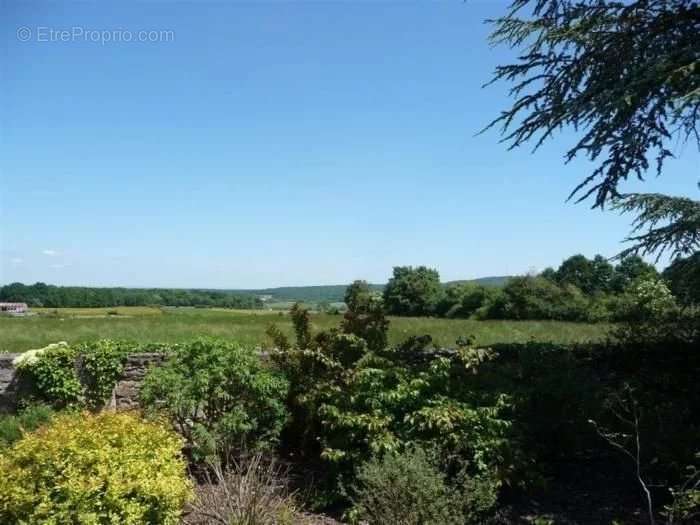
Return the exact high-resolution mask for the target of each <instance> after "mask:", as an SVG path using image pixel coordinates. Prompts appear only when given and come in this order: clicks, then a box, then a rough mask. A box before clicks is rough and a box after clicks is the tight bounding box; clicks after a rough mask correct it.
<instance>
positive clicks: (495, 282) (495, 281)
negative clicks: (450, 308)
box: [445, 275, 513, 288]
mask: <svg viewBox="0 0 700 525" xmlns="http://www.w3.org/2000/svg"><path fill="white" fill-rule="evenodd" d="M512 278H513V276H512V275H495V276H492V277H479V278H478V279H467V280H463V281H449V282H446V283H445V285H446V286H453V285H455V284H463V283H474V284H480V285H481V286H494V287H496V288H502V287H503V286H505V285H506V283H507V282H508V281H509V280H510V279H512Z"/></svg>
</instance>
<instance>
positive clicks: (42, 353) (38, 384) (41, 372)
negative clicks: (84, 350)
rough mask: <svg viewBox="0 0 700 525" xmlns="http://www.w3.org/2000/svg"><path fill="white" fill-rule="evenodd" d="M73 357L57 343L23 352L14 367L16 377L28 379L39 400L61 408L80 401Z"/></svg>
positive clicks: (73, 353) (64, 344)
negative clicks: (20, 376) (19, 375)
mask: <svg viewBox="0 0 700 525" xmlns="http://www.w3.org/2000/svg"><path fill="white" fill-rule="evenodd" d="M77 355H78V354H77V352H76V351H75V349H73V348H71V347H70V346H68V343H66V342H64V341H61V342H60V343H54V344H50V345H48V346H46V347H44V348H39V349H37V350H29V351H27V352H24V353H23V354H21V355H20V356H18V357H17V358H15V360H14V364H15V366H16V367H17V370H18V371H19V373H20V374H23V375H25V376H27V377H28V379H29V382H30V383H31V385H32V386H33V389H34V394H35V395H36V396H38V397H39V399H41V400H42V401H45V402H47V403H52V404H54V405H56V406H57V407H59V408H63V407H66V406H69V405H75V404H78V403H79V402H80V401H81V397H82V386H81V384H80V380H79V379H78V376H77V374H76V370H75V359H76V357H77Z"/></svg>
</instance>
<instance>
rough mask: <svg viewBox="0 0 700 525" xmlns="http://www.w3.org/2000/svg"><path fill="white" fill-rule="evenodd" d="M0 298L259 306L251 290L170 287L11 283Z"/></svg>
mask: <svg viewBox="0 0 700 525" xmlns="http://www.w3.org/2000/svg"><path fill="white" fill-rule="evenodd" d="M0 301H7V302H18V303H27V304H28V305H29V306H30V307H32V306H33V307H46V308H68V307H77V308H93V307H103V306H149V305H154V306H203V307H204V306H208V307H222V308H245V309H247V308H262V307H263V302H262V301H261V300H260V299H259V298H258V297H257V296H255V295H253V294H243V293H236V292H230V291H220V290H185V289H173V288H148V289H145V288H93V287H86V286H53V285H50V284H44V283H36V284H32V285H25V284H22V283H12V284H8V285H7V286H3V287H1V288H0Z"/></svg>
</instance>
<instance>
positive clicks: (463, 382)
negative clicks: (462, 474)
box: [270, 311, 511, 486]
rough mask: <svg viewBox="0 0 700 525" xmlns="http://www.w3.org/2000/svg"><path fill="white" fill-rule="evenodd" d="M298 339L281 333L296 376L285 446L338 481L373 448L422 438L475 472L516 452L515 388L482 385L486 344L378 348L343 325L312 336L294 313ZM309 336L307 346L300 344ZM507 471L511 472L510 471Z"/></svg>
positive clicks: (425, 341)
mask: <svg viewBox="0 0 700 525" xmlns="http://www.w3.org/2000/svg"><path fill="white" fill-rule="evenodd" d="M292 320H293V321H294V322H295V329H296V331H297V338H298V341H297V344H296V345H295V346H292V345H291V344H290V343H289V341H287V340H286V339H285V338H284V336H283V335H282V334H281V333H280V332H279V331H275V330H271V331H270V334H271V335H272V336H274V337H275V340H276V343H277V347H278V351H277V352H275V353H273V359H275V361H276V362H277V363H278V365H279V366H280V367H281V368H282V369H283V370H284V371H285V373H286V374H287V376H288V377H289V379H290V382H291V388H290V398H289V404H290V407H291V410H292V414H293V418H292V424H291V425H290V426H289V427H288V429H287V432H285V438H286V440H285V444H286V445H288V446H289V445H291V448H294V449H296V450H299V451H300V452H301V454H302V455H307V456H308V457H313V456H316V457H319V456H320V457H321V458H322V459H324V460H326V461H327V462H328V463H329V465H328V468H326V469H325V470H326V473H328V474H329V477H331V478H332V477H333V476H336V477H335V478H334V479H331V480H329V481H330V482H331V483H329V486H330V485H332V484H333V483H334V482H337V481H338V480H339V479H343V478H345V479H346V480H347V479H348V478H351V477H352V475H353V474H352V473H353V470H354V468H355V467H356V466H357V465H358V464H360V463H362V462H364V461H366V460H368V459H369V458H370V457H371V456H372V455H376V454H382V453H384V452H392V451H396V450H401V449H402V448H403V447H404V446H405V445H406V444H407V443H411V442H414V443H423V444H426V445H429V446H434V447H436V448H438V449H440V451H441V453H443V454H444V455H445V456H450V457H452V458H459V461H461V462H463V463H464V464H468V465H469V474H470V475H477V474H481V473H484V472H486V471H492V470H493V469H494V468H496V469H498V467H497V466H496V464H503V465H505V464H506V463H507V461H504V460H503V458H504V457H509V456H510V455H511V454H510V451H509V447H510V445H509V441H508V437H509V432H510V421H509V420H508V419H507V418H506V414H507V412H508V411H509V400H508V397H507V396H506V395H501V394H500V393H495V392H485V391H484V390H482V389H479V388H474V385H473V382H474V381H475V380H477V378H478V377H479V375H480V374H478V371H479V369H480V366H481V364H482V363H483V362H484V361H488V360H490V359H492V358H493V354H492V353H491V352H489V351H487V350H477V349H474V348H469V347H462V348H460V349H459V350H458V351H457V352H455V353H451V354H449V355H440V354H437V353H435V352H433V351H426V347H427V345H429V344H430V338H429V337H427V338H413V339H411V340H409V341H408V342H407V343H406V344H403V345H401V346H399V347H397V348H383V349H380V350H375V351H372V350H370V349H369V348H368V346H367V342H366V341H365V340H364V339H362V338H359V337H357V336H355V335H353V334H347V333H344V332H339V331H333V330H332V331H329V332H321V333H319V334H316V335H313V334H312V333H311V332H310V331H309V327H308V325H307V323H306V321H305V316H303V315H301V314H300V313H299V312H298V311H295V312H294V315H293V317H292ZM299 341H301V342H303V345H304V346H302V344H301V343H300V342H299ZM499 475H502V477H507V476H508V473H507V472H506V470H505V469H504V470H499Z"/></svg>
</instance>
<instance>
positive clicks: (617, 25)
mask: <svg viewBox="0 0 700 525" xmlns="http://www.w3.org/2000/svg"><path fill="white" fill-rule="evenodd" d="M527 8H530V9H529V11H530V12H526V10H527ZM493 23H494V24H495V26H496V27H495V31H494V33H493V35H492V37H491V38H492V41H493V42H495V43H499V44H500V43H502V44H505V45H508V46H512V47H515V48H518V52H517V55H516V56H517V57H518V58H517V60H516V61H515V62H514V63H512V64H507V65H502V66H499V67H497V68H496V73H495V78H494V81H496V80H506V81H508V82H512V83H513V87H512V89H511V94H512V95H513V96H514V97H515V99H516V100H515V103H514V105H513V107H512V108H510V109H508V110H506V111H504V112H503V113H502V114H501V116H500V117H498V118H497V119H496V120H495V121H494V122H492V123H491V125H502V130H503V133H504V135H505V138H504V140H505V141H507V142H510V144H511V148H514V147H517V146H520V145H524V144H526V143H528V142H530V141H534V142H535V148H537V147H539V146H540V145H541V144H542V143H543V142H544V141H545V140H546V139H547V138H549V137H551V136H552V134H553V133H554V132H555V131H557V130H559V129H561V128H562V127H564V126H571V127H573V128H574V129H575V130H576V131H579V132H580V133H581V136H580V137H579V139H578V141H577V142H576V144H575V145H574V146H573V147H572V148H571V149H570V150H569V151H568V153H567V155H566V159H567V160H571V159H573V158H574V157H575V156H576V155H577V154H579V153H582V154H584V155H586V156H588V157H589V158H590V159H592V160H599V159H600V162H599V164H598V166H597V167H596V168H595V169H594V171H593V172H592V173H591V174H590V176H588V177H587V178H586V179H585V180H584V181H583V182H582V183H581V184H579V186H577V187H576V189H575V190H574V192H577V191H578V190H585V191H584V193H583V196H582V197H581V198H582V199H583V198H586V197H587V196H589V195H591V194H595V203H596V205H598V206H603V204H604V203H605V202H606V200H607V199H608V198H610V197H615V196H617V195H618V192H617V186H618V184H619V183H620V182H621V181H624V180H625V179H627V177H628V176H629V175H632V174H633V175H636V176H637V177H640V178H641V177H643V176H644V174H645V172H646V171H647V169H648V167H649V159H650V158H651V157H654V156H655V157H656V161H657V170H658V171H659V172H660V171H661V167H662V163H663V161H664V160H665V159H666V158H668V157H669V156H671V152H670V150H669V149H668V147H669V145H670V143H671V140H672V134H674V133H677V134H679V135H682V136H683V137H686V138H689V139H691V140H693V141H699V142H700V139H699V138H698V135H697V134H696V133H695V130H696V128H695V125H696V121H697V117H698V107H699V106H700V92H699V91H698V88H699V87H700V75H698V72H697V64H698V40H697V34H698V32H700V6H698V4H697V3H696V2H694V1H693V0H651V1H648V0H638V1H633V2H613V1H611V0H603V1H597V0H595V1H594V0H584V1H574V0H537V1H530V0H515V1H514V2H513V3H512V4H511V7H510V10H509V11H508V13H507V15H506V16H504V17H502V18H499V19H497V20H495V21H493ZM610 57H615V59H614V60H611V58H610Z"/></svg>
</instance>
